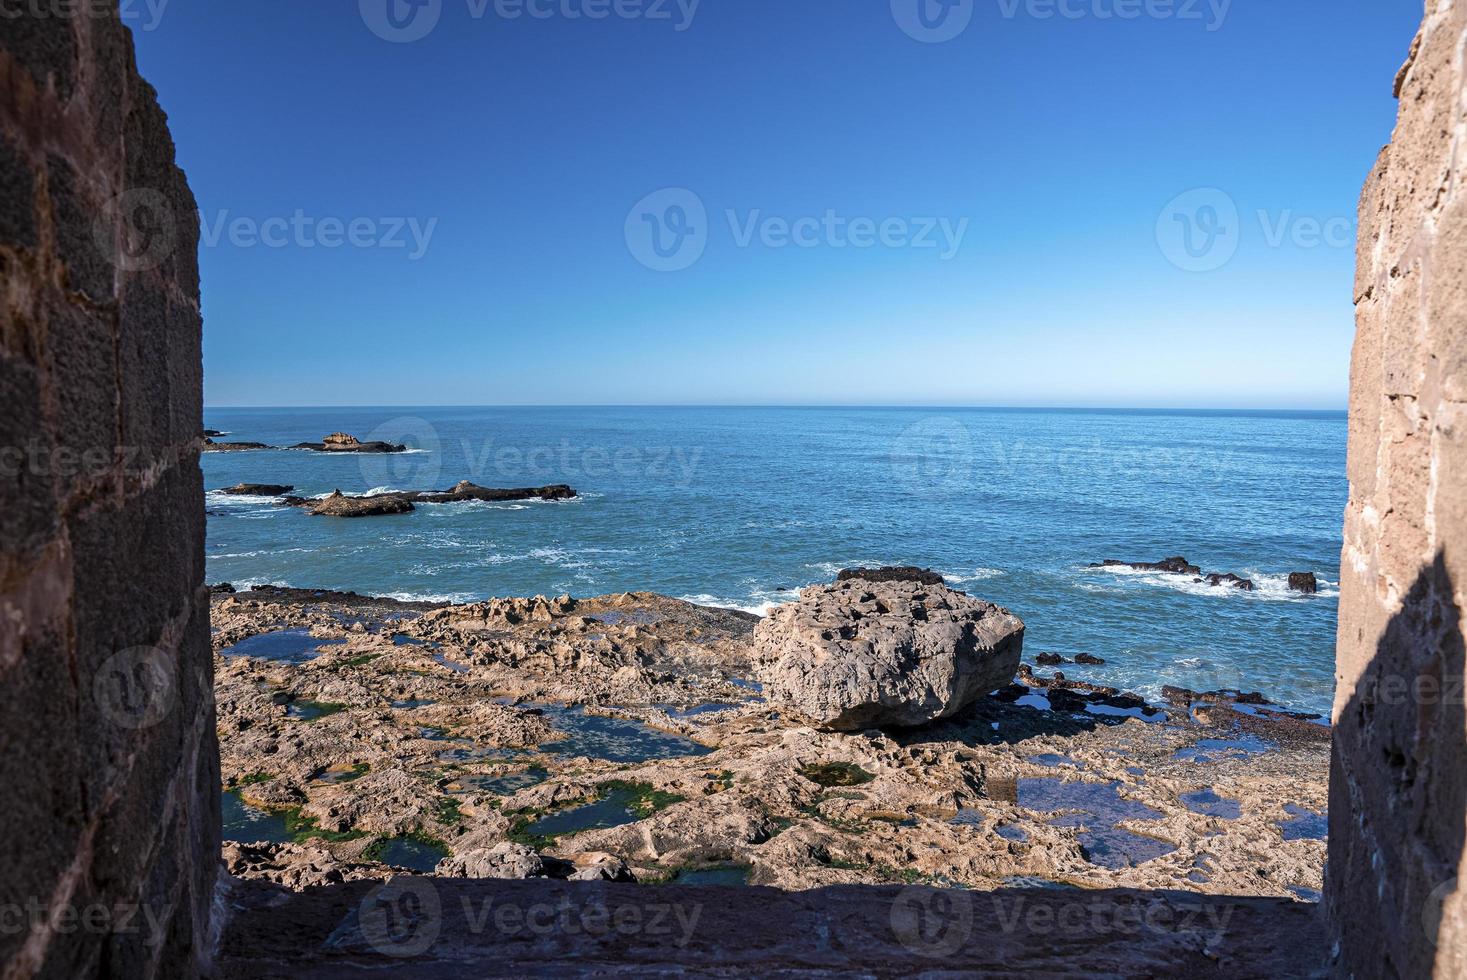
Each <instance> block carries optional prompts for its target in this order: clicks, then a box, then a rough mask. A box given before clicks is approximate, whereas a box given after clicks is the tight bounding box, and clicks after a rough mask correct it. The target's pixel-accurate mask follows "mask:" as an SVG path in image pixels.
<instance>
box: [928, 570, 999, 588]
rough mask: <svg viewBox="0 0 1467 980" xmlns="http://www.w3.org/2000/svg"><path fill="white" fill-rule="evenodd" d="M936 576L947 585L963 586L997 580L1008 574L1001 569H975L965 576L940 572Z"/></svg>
mask: <svg viewBox="0 0 1467 980" xmlns="http://www.w3.org/2000/svg"><path fill="white" fill-rule="evenodd" d="M938 574H940V575H941V576H942V577H943V578H944V579H946V580H947V581H948V583H949V584H955V585H963V584H964V583H966V582H982V581H984V580H986V579H991V578H998V577H999V576H1000V575H1007V574H1008V573H1007V572H1005V571H1004V570H1003V569H1001V568H975V569H973V570H972V571H971V572H969V573H968V574H966V575H960V574H958V573H957V572H940V573H938Z"/></svg>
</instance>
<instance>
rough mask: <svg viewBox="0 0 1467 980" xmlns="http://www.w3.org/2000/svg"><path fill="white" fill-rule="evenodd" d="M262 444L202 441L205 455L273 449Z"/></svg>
mask: <svg viewBox="0 0 1467 980" xmlns="http://www.w3.org/2000/svg"><path fill="white" fill-rule="evenodd" d="M273 448H275V447H274V446H267V445H265V444H264V443H263V442H215V441H214V440H213V439H205V440H204V452H206V453H247V452H254V451H255V450H258V449H273Z"/></svg>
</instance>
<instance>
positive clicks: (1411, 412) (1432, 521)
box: [1325, 0, 1467, 977]
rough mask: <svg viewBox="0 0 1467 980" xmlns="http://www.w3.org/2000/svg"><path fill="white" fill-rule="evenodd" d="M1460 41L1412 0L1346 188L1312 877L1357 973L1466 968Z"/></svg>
mask: <svg viewBox="0 0 1467 980" xmlns="http://www.w3.org/2000/svg"><path fill="white" fill-rule="evenodd" d="M1464 49H1467V7H1464V5H1463V4H1462V3H1461V2H1450V0H1429V2H1428V3H1427V4H1426V19H1425V21H1424V23H1423V26H1422V29H1421V33H1420V35H1419V36H1418V37H1417V38H1416V41H1415V44H1414V45H1413V47H1412V49H1411V52H1410V55H1409V58H1408V60H1407V63H1406V66H1405V67H1404V68H1403V69H1402V71H1401V73H1400V75H1399V77H1398V78H1397V79H1396V94H1397V95H1398V96H1399V97H1400V101H1401V108H1400V118H1399V120H1398V122H1397V124H1396V130H1395V134H1394V136H1393V138H1392V140H1391V145H1390V146H1389V147H1387V148H1386V149H1385V151H1383V152H1382V153H1381V155H1380V158H1379V160H1378V161H1377V163H1376V167H1375V169H1374V171H1373V172H1372V173H1371V175H1370V179H1369V182H1368V183H1367V185H1366V188H1365V193H1364V195H1363V197H1362V198H1361V203H1360V241H1359V255H1358V272H1357V278H1356V285H1355V303H1356V322H1357V328H1356V334H1355V349H1354V354H1353V358H1352V362H1351V372H1350V373H1351V377H1350V450H1349V477H1350V501H1349V505H1348V508H1347V510H1346V513H1345V541H1344V552H1343V556H1342V559H1341V562H1340V565H1341V571H1340V577H1341V583H1340V623H1339V637H1338V645H1337V656H1336V673H1337V682H1338V684H1337V688H1336V694H1335V734H1334V757H1333V764H1332V767H1331V772H1330V803H1329V818H1330V827H1329V867H1328V871H1327V876H1326V880H1327V887H1326V889H1325V894H1326V902H1327V903H1328V906H1329V912H1330V918H1331V922H1332V924H1333V928H1334V934H1335V949H1336V952H1337V956H1338V966H1339V972H1340V973H1341V974H1345V975H1351V976H1357V977H1429V976H1438V977H1461V976H1467V888H1464V887H1463V886H1462V884H1460V883H1459V882H1460V877H1461V865H1462V857H1463V847H1464V843H1467V710H1464V707H1467V705H1464V695H1467V691H1464V676H1463V675H1464V649H1463V640H1462V615H1463V608H1464V598H1463V590H1464V588H1467V153H1464V152H1463V134H1464V132H1467V66H1464V64H1463V60H1462V53H1463V51H1464ZM1382 84H1385V80H1384V79H1382Z"/></svg>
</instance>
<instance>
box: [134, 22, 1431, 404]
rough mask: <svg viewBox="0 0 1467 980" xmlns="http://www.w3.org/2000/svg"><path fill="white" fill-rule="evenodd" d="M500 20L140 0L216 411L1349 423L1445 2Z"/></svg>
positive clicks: (141, 41) (143, 41)
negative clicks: (1368, 206)
mask: <svg viewBox="0 0 1467 980" xmlns="http://www.w3.org/2000/svg"><path fill="white" fill-rule="evenodd" d="M417 2H424V0H417ZM487 2H488V6H487V7H486V6H485V3H486V0H427V3H428V6H425V7H423V8H421V9H416V10H415V9H414V8H413V7H412V6H410V5H408V4H406V3H404V2H402V0H393V3H394V4H395V5H396V6H395V12H396V14H397V20H396V21H395V23H397V24H399V25H404V26H403V30H405V31H407V32H417V31H421V30H423V29H425V28H426V27H427V26H432V30H431V31H429V32H428V33H427V34H426V36H424V37H422V38H421V39H419V40H416V41H410V42H405V43H402V42H394V41H388V40H384V39H383V37H380V36H378V33H376V32H374V29H373V28H375V29H376V31H377V32H381V33H386V34H388V35H392V34H393V30H392V27H391V25H392V24H393V23H394V21H389V20H388V19H387V14H388V11H387V10H386V9H385V8H386V6H387V4H388V0H360V2H359V0H309V2H302V0H251V2H249V3H217V2H181V0H175V2H171V3H167V4H166V5H165V6H163V7H162V8H161V12H160V11H159V9H158V6H157V5H158V3H159V0H152V3H153V4H154V7H153V9H151V10H150V9H149V8H148V6H147V5H146V4H145V3H144V0H127V2H125V3H124V10H125V12H127V15H128V17H129V19H130V22H131V23H132V24H133V26H134V33H135V36H136V37H137V44H138V59H139V62H140V65H141V67H142V69H143V71H144V73H145V75H146V76H147V77H148V78H149V79H150V80H151V81H152V82H153V83H154V84H155V85H156V86H157V88H158V90H159V92H160V94H161V98H162V102H163V105H164V107H165V109H166V110H167V111H168V113H169V116H170V118H171V120H172V123H173V130H174V136H175V139H176V141H177V143H178V152H179V157H180V162H181V163H182V165H183V166H184V168H185V169H186V170H187V172H188V175H189V178H190V181H191V183H192V185H193V187H194V190H195V193H196V194H197V196H198V199H199V204H200V209H201V212H202V214H203V217H204V221H205V225H206V244H205V246H204V248H203V251H202V269H203V276H204V287H203V288H204V315H205V326H204V330H205V376H206V400H207V402H208V404H210V405H215V406H224V405H435V404H562V403H565V404H613V403H617V404H620V403H629V404H660V403H678V404H693V403H699V404H701V403H713V404H718V403H734V404H765V403H773V404H807V403H823V404H910V405H924V404H943V405H964V404H976V405H1070V406H1075V405H1079V406H1138V407H1150V406H1179V407H1194V406H1197V407H1290V408H1293V407H1300V408H1339V407H1343V405H1344V398H1345V389H1346V382H1347V374H1348V363H1349V347H1350V340H1351V334H1352V330H1353V322H1352V309H1351V302H1350V299H1351V282H1352V271H1353V264H1354V250H1353V236H1354V215H1355V207H1356V202H1357V199H1358V195H1359V191H1360V186H1361V184H1362V182H1363V180H1364V178H1365V175H1366V173H1367V171H1368V169H1369V167H1370V165H1371V163H1372V161H1373V160H1374V158H1375V155H1376V153H1377V152H1378V150H1379V148H1380V147H1381V145H1382V144H1383V143H1385V142H1386V141H1387V140H1388V139H1389V136H1390V131H1391V126H1392V124H1393V121H1394V117H1395V102H1394V100H1393V99H1392V98H1391V91H1390V90H1391V80H1392V78H1393V76H1394V74H1395V72H1396V70H1397V69H1398V68H1399V66H1400V64H1401V62H1402V61H1403V59H1404V57H1405V55H1406V52H1407V49H1408V47H1409V43H1410V40H1411V37H1412V35H1413V33H1414V31H1415V28H1416V25H1417V23H1418V22H1419V20H1420V16H1421V4H1420V3H1419V2H1401V0H1384V2H1381V0H1369V2H1367V0H1233V2H1231V3H1228V2H1227V0H1195V3H1194V0H966V3H967V4H968V6H967V7H964V6H959V7H956V8H954V9H953V10H950V11H948V12H947V19H946V20H942V19H941V17H940V16H939V15H940V14H941V13H942V10H941V9H940V8H939V7H938V6H937V2H936V0H930V2H931V3H932V6H930V7H928V8H927V10H926V18H925V20H923V19H919V18H918V16H917V14H918V12H917V11H916V10H915V5H916V3H917V0H895V2H894V3H893V2H889V0H863V2H850V0H703V2H701V3H698V4H696V10H695V12H694V13H693V14H692V16H691V18H689V16H688V10H689V6H688V5H689V3H690V2H691V0H668V2H667V4H666V6H665V7H664V6H661V4H662V0H640V2H638V0H497V3H498V4H499V5H500V6H501V8H502V7H503V5H505V4H511V5H513V4H522V3H535V4H538V6H537V8H536V9H537V12H538V13H541V14H549V16H539V17H531V16H528V15H524V16H520V17H517V18H512V17H507V16H504V14H506V13H510V12H513V10H514V9H517V8H515V7H514V6H511V7H509V8H508V9H499V10H496V0H487ZM598 3H599V4H600V5H601V9H604V10H607V11H608V12H609V13H610V16H608V17H606V18H605V19H591V18H589V17H586V16H581V17H572V16H570V14H576V13H581V14H584V13H586V11H587V8H588V6H589V8H590V9H591V10H592V11H593V12H594V11H595V9H596V8H597V5H598ZM617 3H620V4H623V5H624V6H621V7H620V8H618V7H617V6H616V5H615V4H617ZM433 4H437V5H438V6H437V8H436V9H435V7H434V6H433ZM630 4H635V6H628V5H630ZM652 6H657V7H658V8H660V9H659V10H658V12H665V13H666V14H667V15H668V16H667V19H660V18H656V17H650V16H647V13H648V12H649V11H648V8H649V7H652ZM618 9H620V11H621V13H622V14H623V16H618V13H617V11H618ZM1137 12H1139V14H1140V16H1139V17H1134V16H1133V17H1128V16H1122V14H1130V13H1137ZM634 13H635V14H638V15H637V16H630V15H629V14H634ZM479 14H481V15H479ZM1046 14H1050V15H1051V16H1046ZM434 16H436V17H437V18H438V19H437V21H436V24H435V23H433V22H432V19H431V18H432V17H434ZM968 17H971V21H969V22H967V24H966V27H963V29H962V30H961V32H960V33H956V36H954V37H952V38H951V39H949V40H945V41H937V40H934V39H935V38H937V37H939V36H941V35H943V34H945V33H949V32H952V31H953V30H955V29H956V28H958V27H962V24H963V21H964V20H965V19H966V18H968ZM414 18H416V19H414ZM924 24H925V25H927V26H923V25H924ZM680 28H682V29H680ZM904 28H905V29H904ZM909 32H910V33H909ZM912 35H916V36H917V37H925V38H927V39H928V40H927V41H923V40H918V39H917V37H914V36H912ZM396 36H398V37H402V36H404V35H401V34H399V35H396ZM929 42H930V43H929ZM665 188H682V189H686V190H687V191H691V192H692V193H693V194H694V195H696V201H697V202H699V203H700V204H701V205H702V206H703V207H704V208H705V209H706V220H702V219H701V217H700V216H699V215H698V214H696V213H690V212H688V211H686V210H685V211H684V212H683V214H686V215H687V218H688V220H687V222H684V223H683V224H685V225H687V227H689V228H691V229H692V230H693V233H692V234H691V235H688V236H684V237H683V238H682V239H671V238H667V237H664V238H663V243H664V244H665V245H668V246H669V247H670V246H671V245H674V244H678V243H679V242H681V243H683V244H684V245H685V247H687V246H688V243H689V242H691V243H692V245H693V246H696V248H694V250H693V252H688V251H680V252H675V253H674V254H673V259H672V260H671V262H672V264H674V265H676V264H682V263H683V262H686V261H689V260H690V259H691V258H696V261H693V262H691V264H690V265H688V266H687V267H686V268H681V269H678V270H676V271H656V270H654V269H652V268H649V267H648V264H651V265H656V264H658V262H659V261H660V260H658V259H656V257H655V253H651V252H650V251H649V249H648V245H647V241H645V240H643V238H639V237H638V236H639V235H642V236H644V237H645V235H650V233H651V230H652V228H653V227H654V226H653V224H652V222H654V221H659V220H660V221H663V222H670V221H677V219H678V218H679V217H681V215H678V214H673V213H671V212H669V211H668V207H669V206H670V205H671V204H678V203H683V202H686V201H687V200H688V199H689V198H688V196H687V195H686V194H678V195H674V196H668V195H663V196H662V197H661V198H654V199H653V200H652V201H651V202H650V203H649V204H648V205H647V206H646V207H645V208H642V209H639V210H635V211H634V206H635V205H637V204H638V202H639V201H641V200H642V199H643V198H644V197H646V196H647V195H649V194H651V193H653V192H656V191H659V190H661V189H665ZM1198 188H1215V189H1217V190H1219V191H1221V192H1222V193H1223V195H1224V196H1223V197H1221V198H1219V197H1218V195H1217V193H1216V192H1215V191H1209V192H1207V193H1206V194H1204V195H1202V196H1197V195H1193V196H1192V197H1189V198H1183V199H1182V202H1181V203H1179V204H1172V203H1170V202H1173V201H1174V199H1176V198H1177V197H1178V195H1181V194H1183V193H1184V192H1188V191H1192V190H1194V189H1198ZM1229 204H1231V205H1233V206H1235V207H1236V208H1237V215H1236V218H1235V219H1234V218H1233V216H1231V215H1229V214H1228V212H1227V205H1229ZM730 211H732V212H733V217H732V218H730V216H729V214H728V212H730ZM1174 212H1175V213H1174ZM1259 212H1263V216H1262V217H1260V215H1259ZM298 213H299V214H301V215H302V216H303V217H304V218H305V219H307V221H308V223H306V224H304V225H303V226H302V227H303V229H304V230H302V231H299V232H298V231H295V230H287V227H286V223H287V222H292V221H294V216H296V215H297V214H298ZM827 215H830V216H833V218H834V219H836V224H835V226H834V228H835V230H834V231H832V230H831V229H830V226H829V222H828V220H827V218H826V216H827ZM328 218H330V219H341V220H342V221H343V222H351V221H352V220H353V219H362V220H360V221H358V225H357V229H356V237H357V240H358V244H357V245H352V244H350V243H342V244H339V246H338V247H326V246H327V245H329V244H332V243H334V242H336V241H337V240H338V239H339V238H342V237H345V236H344V235H343V233H342V231H341V230H340V229H337V230H334V231H333V230H332V229H331V228H330V224H329V222H328V223H327V225H326V226H325V227H322V226H319V225H317V224H316V223H317V222H319V221H321V220H322V219H328ZM769 218H780V219H784V220H786V221H789V222H795V221H797V220H798V219H802V218H805V219H813V220H812V221H810V222H808V223H806V224H805V225H802V226H800V231H801V234H802V235H803V236H804V238H805V241H806V243H807V244H809V245H810V247H798V246H795V245H791V244H787V243H785V242H784V239H783V238H782V237H781V235H780V227H779V226H778V225H777V224H776V225H773V226H769V225H767V224H765V223H764V222H765V221H766V219H769ZM221 219H223V222H224V224H221ZM238 219H243V223H238ZM269 219H276V222H275V223H274V224H267V222H268V221H269ZM383 219H388V220H383ZM406 219H412V221H413V222H415V223H416V226H417V230H418V232H419V238H418V239H416V240H415V238H414V234H413V231H412V227H413V225H412V224H405V225H404V226H403V228H402V230H401V231H396V226H397V225H398V224H399V222H400V221H406ZM857 219H867V220H869V221H870V222H871V223H872V226H873V227H879V226H880V225H881V224H882V223H886V230H887V231H888V232H889V234H888V240H887V242H885V243H882V242H880V241H877V242H876V243H875V244H874V245H872V246H871V247H866V248H860V247H853V246H852V245H851V244H849V241H848V239H849V235H850V233H851V231H852V230H853V228H852V226H851V225H850V224H848V222H851V221H856V220H857ZM924 219H946V220H947V222H948V223H949V224H948V228H949V231H950V232H956V231H957V230H958V229H959V228H960V227H961V228H963V230H964V234H963V235H962V236H961V240H960V242H957V243H953V242H951V241H950V240H949V241H945V240H944V236H943V233H942V231H941V228H942V226H941V225H938V226H937V230H936V231H934V232H933V233H932V234H931V235H922V233H923V230H924V227H925V226H926V225H927V224H928V222H927V221H926V220H924ZM751 221H754V222H755V225H754V228H755V231H754V234H753V237H752V239H748V240H746V241H741V239H743V238H744V236H745V235H746V229H747V228H748V227H749V225H750V222H751ZM964 221H966V225H965V226H964V225H963V224H962V223H963V222H964ZM230 222H236V224H234V225H230V224H229V223H230ZM1311 222H1317V223H1318V228H1316V225H1315V224H1313V223H1311ZM1189 226H1190V227H1189ZM255 227H260V228H262V229H263V231H264V232H265V233H267V234H269V235H271V236H272V238H273V239H274V240H276V241H284V242H285V243H286V244H284V246H283V247H273V246H266V245H262V244H259V243H258V242H256V241H255V240H254V238H253V237H252V234H251V230H252V228H255ZM856 227H859V221H857V226H856ZM666 228H667V226H666V225H663V231H664V235H669V234H671V232H668V231H667V230H666ZM1219 228H1220V229H1221V230H1222V235H1221V236H1220V237H1219V236H1218V235H1217V234H1216V231H1217V229H1219ZM210 229H212V230H213V232H214V233H215V235H214V238H215V240H214V241H213V243H212V244H210V243H209V241H208V240H207V239H208V238H209V237H210ZM429 229H431V235H427V236H426V242H425V244H426V248H425V249H424V248H421V247H420V245H419V244H418V242H419V241H422V240H423V236H424V235H425V233H426V232H428V230H429ZM1316 231H1318V232H1319V233H1320V234H1318V235H1316ZM282 233H283V234H282ZM1188 234H1190V235H1191V236H1193V237H1192V238H1191V240H1190V241H1186V240H1184V239H1182V238H1178V237H1177V236H1179V235H1188ZM919 235H920V236H921V237H922V238H923V240H924V241H927V240H933V241H935V242H937V243H938V244H939V247H936V248H925V247H911V246H910V244H909V243H907V236H910V237H914V238H915V237H919ZM1229 236H1232V237H1231V238H1230V237H1229ZM1316 237H1318V238H1320V239H1325V240H1321V241H1318V242H1316V241H1315V238H1316ZM379 239H386V240H387V241H388V242H389V243H390V242H402V243H403V246H404V247H382V246H381V245H380V244H370V243H375V242H378V240H379ZM1219 242H1221V244H1218V243H1219ZM1179 243H1180V244H1179ZM840 244H846V246H847V247H837V246H838V245H840ZM952 244H957V245H958V247H956V248H955V249H954V248H952V247H951V245H952ZM1187 244H1192V245H1193V246H1194V251H1192V252H1187V251H1186V245H1187ZM1209 244H1211V245H1213V249H1212V250H1211V251H1209V250H1208V249H1207V247H1206V246H1207V245H1209ZM308 246H314V247H308ZM697 248H701V249H702V251H701V253H699V252H697ZM420 251H421V253H422V254H421V255H418V254H417V253H418V252H420ZM949 252H953V253H954V254H951V255H949V254H948V253H949ZM639 256H640V257H642V258H646V259H648V260H649V261H648V264H644V263H643V262H641V261H639ZM1229 256H1230V258H1229ZM1224 259H1225V260H1226V261H1219V260H1224ZM1212 266H1217V267H1216V268H1213V267H1212ZM1189 267H1201V268H1203V269H1204V270H1205V271H1191V268H1189Z"/></svg>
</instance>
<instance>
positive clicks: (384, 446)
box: [290, 432, 408, 454]
mask: <svg viewBox="0 0 1467 980" xmlns="http://www.w3.org/2000/svg"><path fill="white" fill-rule="evenodd" d="M290 448H291V449H308V450H311V451H313V452H318V453H362V454H387V453H405V452H407V450H408V447H407V446H404V445H400V444H399V443H395V442H362V441H361V440H360V439H358V438H357V437H356V436H353V435H348V434H347V433H345V432H333V433H331V435H329V436H326V437H325V438H324V439H322V440H321V441H320V442H300V443H296V444H295V445H294V446H291V447H290Z"/></svg>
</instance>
